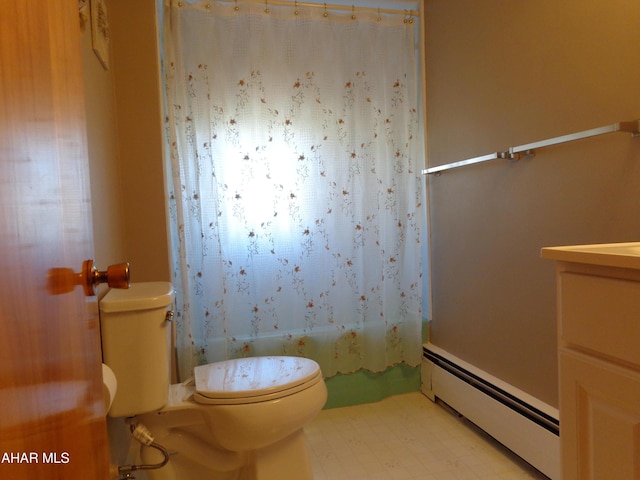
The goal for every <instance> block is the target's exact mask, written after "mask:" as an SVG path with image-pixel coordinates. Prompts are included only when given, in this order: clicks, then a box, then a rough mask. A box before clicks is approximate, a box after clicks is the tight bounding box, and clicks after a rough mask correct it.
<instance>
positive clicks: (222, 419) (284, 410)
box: [100, 282, 327, 480]
mask: <svg viewBox="0 0 640 480" xmlns="http://www.w3.org/2000/svg"><path fill="white" fill-rule="evenodd" d="M172 301H173V289H172V287H171V285H170V284H168V283H165V282H153V283H147V284H132V285H131V288H130V289H129V290H111V291H110V292H109V293H107V295H105V297H104V298H103V299H102V301H101V302H100V321H101V331H102V340H103V360H104V363H105V364H107V365H108V366H109V367H110V368H111V369H112V370H113V372H114V374H115V376H116V378H117V380H118V390H117V393H116V395H115V398H114V400H113V404H112V407H111V410H110V411H109V415H110V416H116V417H117V416H126V417H132V418H130V419H129V420H128V421H129V422H131V423H133V424H136V423H140V424H142V425H144V426H145V427H146V428H147V429H148V430H149V432H150V433H151V435H152V436H153V439H154V442H155V443H156V444H159V445H162V446H163V447H164V448H165V449H166V450H167V451H168V452H169V462H168V463H167V464H166V465H164V466H163V467H161V468H158V469H151V470H147V472H146V473H147V476H148V478H149V479H150V480H183V479H187V478H198V479H200V478H202V479H205V478H206V479H208V480H273V479H278V480H294V479H295V480H312V478H313V475H312V472H311V465H310V461H309V454H308V447H307V443H306V439H305V436H304V430H303V427H304V426H305V425H306V424H307V423H308V422H309V421H311V420H312V419H313V418H314V417H315V416H316V415H317V414H318V413H319V412H320V410H321V409H322V407H323V406H324V404H325V402H326V399H327V390H326V385H325V383H324V380H323V377H322V373H321V371H320V367H319V366H318V364H317V363H316V362H314V361H313V360H310V359H306V358H298V357H286V356H272V357H252V358H242V359H234V360H227V361H223V362H216V363H211V364H208V365H202V366H198V367H195V368H194V376H193V378H192V379H190V380H188V381H187V382H184V383H182V384H174V385H170V384H169V380H168V378H169V368H168V363H169V362H168V357H169V349H168V348H167V347H168V344H166V343H165V344H163V345H158V343H162V342H164V341H167V340H168V332H167V330H168V328H167V319H166V318H167V315H166V312H167V309H168V307H169V305H170V304H171V303H172ZM150 356H153V359H155V362H154V361H152V360H151V359H150ZM165 357H166V358H165ZM159 392H162V394H160V393H159ZM141 459H142V462H143V463H144V464H158V463H161V461H162V453H160V451H159V450H157V449H156V448H150V447H145V446H142V447H141Z"/></svg>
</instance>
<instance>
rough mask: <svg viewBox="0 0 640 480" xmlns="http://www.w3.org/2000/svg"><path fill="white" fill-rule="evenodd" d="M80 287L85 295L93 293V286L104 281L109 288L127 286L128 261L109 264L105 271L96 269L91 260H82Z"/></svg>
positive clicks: (128, 278) (128, 281)
mask: <svg viewBox="0 0 640 480" xmlns="http://www.w3.org/2000/svg"><path fill="white" fill-rule="evenodd" d="M82 275H83V278H82V283H81V285H82V288H84V294H85V295H86V296H87V297H91V296H93V295H95V287H97V286H98V285H100V284H101V283H106V284H107V285H109V286H110V287H111V288H129V283H130V276H129V263H118V264H116V265H109V266H108V267H107V269H106V270H105V271H102V272H101V271H100V270H98V267H97V266H96V264H95V263H94V261H93V260H85V261H84V262H82Z"/></svg>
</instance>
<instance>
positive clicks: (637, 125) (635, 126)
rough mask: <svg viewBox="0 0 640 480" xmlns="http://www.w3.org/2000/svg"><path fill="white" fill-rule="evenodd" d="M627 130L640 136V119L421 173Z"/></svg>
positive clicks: (514, 156) (512, 156)
mask: <svg viewBox="0 0 640 480" xmlns="http://www.w3.org/2000/svg"><path fill="white" fill-rule="evenodd" d="M616 132H627V133H630V134H631V136H632V137H640V120H632V121H629V122H619V123H614V124H612V125H607V126H605V127H598V128H592V129H590V130H584V131H582V132H577V133H571V134H569V135H562V136H560V137H554V138H549V139H547V140H540V141H538V142H532V143H526V144H524V145H519V146H517V147H510V148H509V150H508V151H506V152H495V153H490V154H488V155H482V156H481V157H474V158H469V159H467V160H461V161H459V162H453V163H447V164H445V165H438V166H437V167H431V168H425V169H424V170H422V174H423V175H431V174H433V173H440V172H443V171H445V170H451V169H452V168H458V167H464V166H466V165H472V164H474V163H482V162H487V161H489V160H495V159H498V158H506V159H509V160H518V159H519V158H520V153H522V152H524V153H525V154H526V155H528V156H534V155H535V149H536V148H543V147H548V146H550V145H558V144H559V143H566V142H572V141H574V140H580V139H583V138H589V137H595V136H597V135H603V134H605V133H616Z"/></svg>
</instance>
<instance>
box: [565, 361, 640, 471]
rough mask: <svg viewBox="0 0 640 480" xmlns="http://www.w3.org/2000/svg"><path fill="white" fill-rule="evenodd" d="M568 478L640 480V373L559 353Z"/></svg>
mask: <svg viewBox="0 0 640 480" xmlns="http://www.w3.org/2000/svg"><path fill="white" fill-rule="evenodd" d="M560 379H561V380H560V385H561V388H560V428H561V431H560V442H561V446H562V451H563V453H562V457H563V479H564V480H574V479H575V480H578V479H580V480H610V479H614V478H615V479H619V480H624V479H628V480H636V479H638V480H640V374H638V373H637V372H634V371H631V370H627V369H626V368H622V367H618V366H616V365H613V364H610V363H607V362H604V361H600V360H598V359H595V358H592V357H588V356H585V355H582V354H580V353H576V352H571V351H566V350H562V351H561V352H560Z"/></svg>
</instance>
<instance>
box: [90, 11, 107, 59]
mask: <svg viewBox="0 0 640 480" xmlns="http://www.w3.org/2000/svg"><path fill="white" fill-rule="evenodd" d="M91 43H92V46H93V51H94V52H95V54H96V56H97V57H98V60H100V63H101V64H102V66H103V67H104V68H105V70H108V69H109V20H108V16H107V5H106V2H105V0H91Z"/></svg>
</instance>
